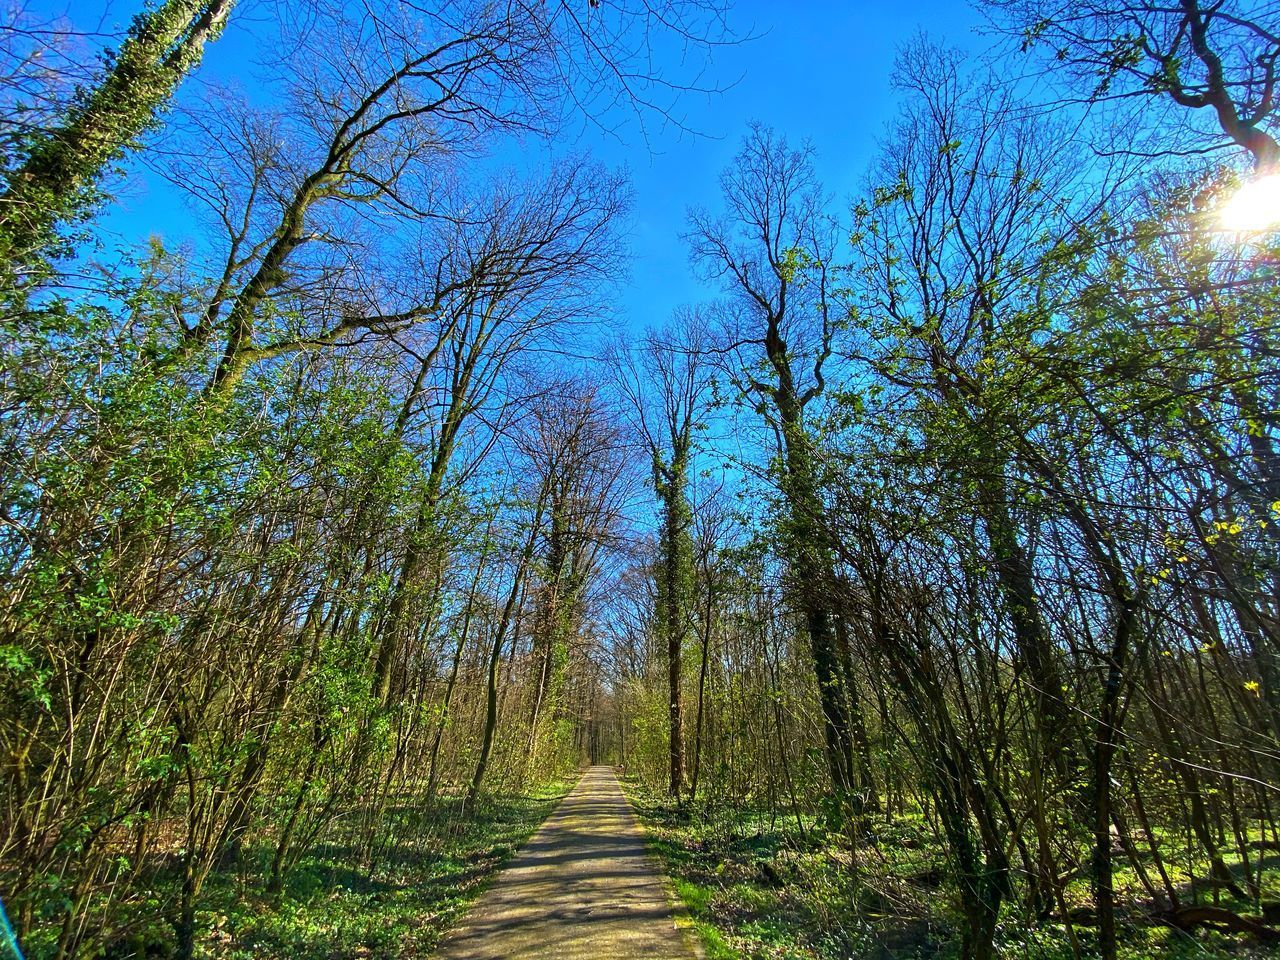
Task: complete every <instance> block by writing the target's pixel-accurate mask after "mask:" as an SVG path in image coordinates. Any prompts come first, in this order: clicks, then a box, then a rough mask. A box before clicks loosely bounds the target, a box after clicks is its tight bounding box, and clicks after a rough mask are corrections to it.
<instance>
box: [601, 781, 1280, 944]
mask: <svg viewBox="0 0 1280 960" xmlns="http://www.w3.org/2000/svg"><path fill="white" fill-rule="evenodd" d="M625 788H626V792H627V795H628V797H629V798H630V799H631V802H632V805H633V807H634V809H635V811H636V813H637V814H638V816H639V818H640V821H641V823H642V824H643V826H644V827H645V830H646V831H647V833H648V835H649V846H650V849H651V850H652V851H653V852H654V854H656V855H657V856H658V857H659V859H660V860H661V861H662V863H663V865H664V867H665V868H666V870H667V871H668V872H669V873H670V875H671V877H672V882H673V886H674V888H675V890H676V892H677V894H678V896H679V897H680V899H681V900H682V902H683V904H684V906H685V907H686V908H687V909H688V911H689V914H690V917H691V921H692V927H693V929H694V930H695V931H696V932H697V933H698V935H699V936H700V938H701V939H702V944H703V948H704V951H705V954H706V957H707V960H736V958H769V960H845V958H848V957H857V958H860V960H954V958H955V957H957V956H958V943H957V939H956V935H955V934H956V920H957V915H956V912H955V910H954V906H955V905H954V904H953V903H951V902H950V896H949V895H948V893H947V891H946V889H945V887H944V885H943V880H942V873H941V871H940V870H939V868H938V863H939V862H940V861H941V858H942V851H941V849H940V848H939V847H938V845H937V843H936V841H935V840H934V839H932V838H931V837H930V835H929V831H927V830H926V829H924V828H923V824H920V823H915V822H913V821H911V820H906V819H904V820H902V821H899V822H896V823H894V824H892V825H886V824H881V825H880V826H879V827H878V832H879V835H880V843H879V844H878V846H877V847H876V848H870V847H865V846H864V847H861V848H859V849H858V851H857V857H856V861H854V862H852V863H851V859H850V856H849V847H848V842H847V838H846V837H844V836H843V835H841V834H836V833H830V832H828V831H827V830H826V829H825V828H824V826H823V824H822V822H821V820H820V819H819V818H817V817H810V816H808V815H806V816H805V817H804V819H803V821H802V822H799V823H798V822H797V821H796V819H795V818H794V817H788V816H784V815H780V814H778V813H768V812H761V811H755V810H751V809H742V808H736V807H733V806H731V805H726V804H719V805H715V806H707V805H704V804H699V805H697V806H694V805H690V804H685V805H683V806H679V807H678V806H676V805H675V804H674V803H673V802H672V801H671V800H670V798H669V797H667V796H665V795H663V794H657V793H653V792H650V791H648V790H646V789H645V788H644V787H643V786H642V785H641V784H640V783H638V782H637V781H634V780H627V781H625ZM1130 879H1131V878H1129V877H1128V876H1127V874H1121V875H1119V876H1118V877H1117V880H1118V884H1117V886H1118V887H1121V888H1125V885H1126V882H1127V881H1128V880H1130ZM1082 885H1083V881H1082ZM1082 889H1083V886H1082ZM1082 895H1083V894H1082ZM1237 908H1238V909H1239V907H1237ZM1124 931H1125V932H1124V943H1123V945H1122V948H1121V957H1122V958H1123V960H1144V958H1154V957H1161V958H1179V960H1183V958H1185V960H1192V958H1195V960H1227V958H1231V960H1245V958H1251V960H1256V958H1276V957H1280V949H1277V948H1275V947H1267V946H1262V945H1259V944H1257V943H1255V942H1252V941H1251V940H1248V939H1245V938H1240V937H1237V936H1232V935H1228V934H1223V933H1218V932H1215V931H1212V930H1198V931H1196V932H1195V933H1194V934H1188V933H1184V932H1182V931H1180V930H1174V929H1171V928H1169V927H1164V926H1158V925H1151V924H1146V925H1142V924H1137V923H1133V922H1128V923H1125V925H1124ZM1075 935H1076V937H1077V938H1078V941H1079V943H1080V946H1081V949H1082V951H1083V952H1084V954H1085V955H1088V953H1089V952H1090V950H1091V943H1090V937H1091V935H1092V931H1091V930H1090V929H1088V928H1087V927H1082V926H1079V925H1077V926H1076V928H1075ZM996 946H997V948H998V950H999V952H1000V955H1002V956H1009V957H1018V958H1019V960H1070V958H1071V957H1072V956H1073V952H1072V949H1071V945H1070V942H1069V937H1068V935H1067V934H1066V932H1065V930H1064V928H1063V926H1062V925H1060V924H1056V923H1052V922H1044V923H1039V924H1035V925H1027V924H1024V923H1020V922H1018V921H1017V920H1016V919H1015V918H1013V917H1010V918H1009V920H1007V921H1006V922H1003V923H1001V924H1000V928H999V931H998V933H997V943H996Z"/></svg>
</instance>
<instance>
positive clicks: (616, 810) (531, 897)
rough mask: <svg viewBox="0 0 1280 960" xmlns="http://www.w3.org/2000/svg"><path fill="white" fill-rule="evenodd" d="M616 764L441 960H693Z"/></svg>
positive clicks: (583, 791)
mask: <svg viewBox="0 0 1280 960" xmlns="http://www.w3.org/2000/svg"><path fill="white" fill-rule="evenodd" d="M674 917H675V914H674V911H673V909H672V907H671V903H670V901H669V900H668V899H667V894H666V890H665V888H664V887H663V883H662V878H661V874H660V873H659V871H658V866H657V864H656V863H655V862H654V861H653V860H652V859H651V858H650V857H649V855H648V854H647V853H646V852H645V846H644V834H643V833H642V832H641V830H640V825H639V824H638V823H636V819H635V816H634V815H633V814H632V812H631V807H630V806H629V805H628V804H627V801H626V798H625V797H623V795H622V790H621V788H620V787H619V786H618V779H617V777H615V776H614V773H613V769H612V768H610V767H591V768H590V769H589V770H587V772H586V773H585V774H584V775H583V777H582V781H581V782H580V783H579V784H578V786H577V787H575V788H574V790H573V792H572V793H570V794H569V796H567V797H565V799H564V802H563V803H561V804H560V807H559V808H558V809H557V810H556V812H555V813H553V814H552V815H551V816H550V817H549V818H547V822H546V823H544V824H543V825H542V827H541V828H540V829H539V830H538V832H537V833H535V834H534V835H533V839H531V840H530V841H529V842H528V843H527V844H526V845H525V846H524V848H523V849H522V850H521V851H520V852H519V853H518V854H516V856H515V858H514V859H513V860H512V861H511V862H510V863H509V864H508V865H507V867H506V868H505V869H504V870H503V871H502V872H501V873H500V874H499V875H498V879H497V882H495V883H494V885H493V886H492V887H491V888H490V889H489V890H488V891H487V892H486V893H484V894H483V895H482V896H481V897H480V899H479V900H478V901H477V902H476V904H475V906H474V907H472V908H471V912H470V913H469V914H468V915H467V917H466V918H465V919H464V920H463V921H462V923H461V925H459V927H458V928H457V929H455V930H454V931H453V932H452V933H450V934H449V935H448V936H446V937H445V939H444V941H443V942H442V943H441V944H440V949H439V951H438V953H437V954H436V956H437V957H438V958H439V960H499V958H511V960H515V958H527V957H545V958H548V960H550V958H557V960H692V958H694V957H695V953H694V950H693V948H692V946H691V944H690V941H689V940H688V939H687V938H686V934H685V933H684V932H682V931H681V930H679V929H677V927H676V925H675V919H674Z"/></svg>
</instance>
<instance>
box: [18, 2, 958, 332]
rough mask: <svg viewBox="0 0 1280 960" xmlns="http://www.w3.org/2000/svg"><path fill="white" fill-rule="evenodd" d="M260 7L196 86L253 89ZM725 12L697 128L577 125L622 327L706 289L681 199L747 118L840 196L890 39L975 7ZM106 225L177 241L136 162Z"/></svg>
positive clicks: (861, 141)
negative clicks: (619, 242)
mask: <svg viewBox="0 0 1280 960" xmlns="http://www.w3.org/2000/svg"><path fill="white" fill-rule="evenodd" d="M140 2H141V0H36V3H35V7H36V9H37V10H42V11H44V12H48V13H51V14H55V15H62V16H64V17H66V18H67V19H68V20H70V21H71V22H72V23H73V24H74V25H75V26H77V27H79V28H81V29H87V30H102V31H105V32H107V33H117V32H118V31H120V30H122V29H123V28H124V27H126V26H127V25H128V22H129V20H130V19H131V17H132V16H133V15H134V14H135V13H136V12H137V9H138V8H139V5H140ZM390 2H394V0H390ZM585 2H586V0H583V3H584V4H585ZM267 15H268V10H267V8H266V7H265V6H262V5H259V4H256V3H254V2H253V0H242V2H241V5H240V6H239V7H237V9H236V11H235V13H233V19H232V24H231V26H230V28H229V29H228V31H227V33H226V34H225V35H224V37H223V38H222V39H221V40H219V41H218V42H217V43H215V44H214V45H213V46H211V47H210V48H209V50H208V51H207V53H206V57H205V62H204V64H203V66H202V68H201V71H200V74H199V77H198V81H197V82H200V83H212V84H221V83H225V82H228V81H230V82H233V83H236V84H237V85H239V86H241V87H243V88H245V89H247V90H249V91H252V84H253V80H252V75H251V73H250V72H249V69H248V68H249V65H250V63H251V62H252V60H253V50H254V47H255V42H256V41H255V37H256V36H261V35H263V32H264V31H269V30H270V25H269V24H266V23H264V22H263V21H264V17H266V16H267ZM734 18H735V22H736V26H737V29H738V30H739V31H740V32H743V33H754V34H756V35H757V37H758V39H754V40H752V41H750V42H748V43H744V44H742V45H739V46H735V47H727V48H721V49H720V50H719V51H718V52H717V54H716V58H715V63H714V66H713V69H712V71H711V75H710V76H709V77H708V78H707V82H709V83H713V84H719V85H722V86H723V85H727V84H731V83H732V84H733V86H732V87H731V88H730V89H728V90H727V92H724V93H722V94H718V95H715V96H713V97H707V96H704V95H693V94H690V95H687V96H686V97H685V98H684V99H683V100H682V101H681V105H680V111H681V113H682V115H683V117H684V119H685V122H686V125H687V126H688V127H690V128H692V129H693V130H696V131H697V132H698V134H699V135H698V136H691V135H690V134H689V133H687V132H685V133H682V132H680V131H678V130H676V129H674V128H671V127H668V128H666V129H663V128H662V126H661V124H654V125H653V126H652V127H651V129H650V131H649V137H648V141H647V142H646V141H645V140H644V139H642V138H641V136H640V135H639V132H638V130H636V129H635V128H634V126H630V127H627V128H624V129H623V131H622V134H621V138H619V137H617V136H611V135H607V134H604V133H602V132H598V131H596V130H594V129H588V130H587V131H586V133H585V135H584V136H583V138H582V139H581V140H580V141H579V142H578V143H577V144H575V147H577V148H579V149H587V150H589V151H591V152H592V153H593V154H594V155H595V156H597V157H598V158H599V159H600V160H602V161H603V162H605V163H606V164H609V165H610V166H625V167H626V168H628V169H629V170H630V172H631V175H632V178H633V183H634V189H635V208H634V214H633V220H632V223H631V224H630V226H629V229H628V230H627V231H626V232H627V235H628V239H629V245H630V249H631V252H632V254H633V259H632V271H631V278H630V281H629V283H628V284H627V285H626V286H625V287H624V288H623V290H622V291H621V303H620V312H621V314H622V319H623V320H624V322H626V323H627V324H628V325H632V326H637V327H638V326H644V325H648V324H651V323H656V322H661V321H662V320H663V319H665V318H666V317H667V316H669V315H670V313H671V311H672V309H674V308H675V307H676V306H677V305H679V304H680V303H686V302H694V301H697V300H699V299H703V298H705V297H706V295H707V291H706V290H705V289H703V287H702V286H701V285H700V284H699V283H698V282H697V281H696V279H695V278H694V276H693V274H692V272H691V270H690V267H689V264H688V258H687V254H686V250H685V246H684V244H683V242H682V241H681V240H680V233H681V231H682V229H683V227H684V220H685V212H686V210H687V209H688V208H689V207H690V206H691V205H696V204H705V205H709V206H714V205H715V204H716V203H717V197H718V184H717V178H718V175H719V172H720V171H721V169H723V168H724V167H725V165H726V164H728V162H729V161H730V159H731V158H732V157H733V155H734V153H735V152H736V151H737V149H738V141H739V139H740V137H741V136H742V133H743V132H744V130H745V129H746V126H747V124H748V123H749V122H750V121H752V120H760V121H762V122H764V123H767V124H770V125H772V126H774V127H775V128H777V129H778V130H780V131H782V132H784V133H786V134H787V136H788V137H789V138H791V139H792V140H794V141H797V142H798V141H801V140H804V139H808V140H810V141H812V143H813V144H814V146H815V147H816V149H817V152H818V162H819V171H820V173H821V174H822V176H823V179H824V181H825V182H826V184H827V186H828V188H829V189H830V190H831V191H832V192H833V193H834V194H835V195H836V197H837V198H839V199H840V201H841V202H842V201H843V199H844V198H846V197H848V196H850V195H852V194H853V193H854V192H855V191H856V190H857V188H858V185H859V183H860V181H861V179H862V177H863V174H864V171H865V170H866V167H867V164H868V162H869V160H870V159H871V156H872V154H873V153H874V151H875V145H876V140H877V138H878V137H879V136H880V135H881V132H882V131H883V129H884V125H885V122H886V121H887V120H888V119H889V118H890V117H891V116H892V114H893V112H894V109H895V99H894V96H893V93H892V91H891V90H890V88H889V74H890V70H891V68H892V64H893V59H894V55H895V52H896V50H897V48H898V46H899V45H900V44H902V43H903V42H904V41H906V40H908V39H909V38H911V37H912V36H913V35H915V34H916V33H917V32H918V31H920V30H925V31H927V32H928V33H929V35H930V36H931V37H932V38H934V39H936V40H945V41H947V42H949V43H952V44H954V45H956V46H960V47H966V48H967V47H974V46H981V45H982V41H981V40H980V39H979V38H975V36H974V33H973V28H974V27H975V26H976V25H977V24H978V23H979V22H980V14H979V13H978V12H977V11H975V10H974V9H973V8H972V7H971V6H970V4H969V3H967V2H966V0H916V2H914V3H910V4H905V3H904V4H903V5H902V6H897V5H896V4H891V3H890V4H886V3H871V2H844V3H841V2H835V0H826V2H802V3H794V4H793V3H777V2H769V0H746V2H739V3H737V4H735V6H734ZM658 66H659V68H668V67H669V68H670V69H672V70H673V71H674V70H675V67H674V65H671V64H663V63H662V62H659V63H658ZM180 103H181V94H180V97H179V104H180ZM500 159H501V158H500ZM107 224H108V228H109V229H110V230H112V231H113V232H115V233H118V234H119V235H120V236H121V237H122V238H124V239H127V240H134V239H142V238H145V237H147V236H149V235H151V234H159V235H161V236H162V237H163V238H164V239H165V241H166V243H167V245H169V246H171V247H172V246H177V245H178V244H180V243H181V242H182V241H183V240H184V239H188V237H186V236H185V231H186V229H187V221H186V218H184V217H183V216H182V215H181V210H180V208H179V206H178V205H177V204H175V203H174V199H173V197H172V196H170V195H168V194H167V191H166V190H165V188H164V185H163V184H157V183H154V182H152V181H151V180H150V179H149V178H147V177H145V176H143V175H142V174H141V173H140V172H134V173H132V174H131V175H130V179H129V183H128V185H127V187H126V189H125V190H124V191H123V194H122V199H121V200H120V202H119V203H118V204H117V205H116V207H115V209H114V210H113V211H112V213H111V215H110V217H109V219H108V220H107Z"/></svg>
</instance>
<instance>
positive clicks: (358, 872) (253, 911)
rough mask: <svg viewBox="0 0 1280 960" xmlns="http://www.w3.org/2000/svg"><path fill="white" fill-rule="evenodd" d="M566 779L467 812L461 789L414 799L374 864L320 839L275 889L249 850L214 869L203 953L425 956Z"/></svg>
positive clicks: (264, 959)
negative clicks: (227, 866)
mask: <svg viewBox="0 0 1280 960" xmlns="http://www.w3.org/2000/svg"><path fill="white" fill-rule="evenodd" d="M569 786H570V785H569V784H565V783H560V784H550V785H548V786H546V787H543V788H540V789H536V790H531V791H528V792H526V793H522V794H507V795H496V796H491V797H486V798H482V799H481V801H480V803H479V804H478V805H477V807H476V809H475V810H474V811H473V812H472V813H470V814H468V815H465V816H464V815H462V813H461V810H460V804H461V801H460V799H458V798H443V799H442V800H441V801H439V802H438V803H437V804H436V805H435V806H434V807H433V808H432V809H431V810H430V811H423V810H421V809H415V808H413V806H409V807H407V808H406V810H405V811H404V817H403V818H402V819H403V822H402V823H399V824H398V828H397V830H396V831H395V833H396V836H397V837H398V838H399V839H397V840H396V841H395V842H394V843H391V844H389V845H388V846H386V847H385V848H383V849H381V850H380V851H379V852H378V857H377V863H378V866H377V867H376V868H372V869H371V868H368V867H364V866H361V865H360V858H359V856H358V855H356V854H355V853H354V852H353V851H352V850H351V849H348V848H344V847H340V846H334V847H332V848H324V847H322V848H319V849H317V850H315V851H314V852H313V853H312V854H310V855H308V856H307V857H305V858H304V859H303V861H302V862H301V863H300V864H298V866H297V867H296V868H295V869H294V870H293V871H292V872H291V874H290V876H289V879H288V882H287V883H286V885H285V889H284V891H283V893H282V894H281V895H280V896H278V897H272V896H269V895H267V894H265V893H263V892H262V891H261V889H260V884H259V883H258V882H257V880H258V879H260V875H261V874H262V870H261V866H262V865H261V864H260V863H257V862H255V858H254V857H247V858H246V861H247V862H246V864H245V865H244V866H243V875H237V874H235V873H223V874H214V875H213V876H211V877H210V880H209V888H210V889H209V890H208V895H207V899H206V905H205V909H203V910H202V911H201V912H200V919H199V923H200V927H201V928H202V929H203V930H204V931H205V934H204V935H203V936H202V937H201V939H200V941H199V942H198V944H197V954H198V956H200V957H204V958H217V960H249V958H254V960H277V958H278V960H285V958H288V960H322V958H323V960H332V958H344V960H345V958H361V960H391V958H408V957H425V956H428V955H429V954H430V953H431V951H432V950H433V949H435V947H436V945H437V943H438V942H439V940H440V937H441V935H442V934H443V932H444V931H445V930H446V929H448V928H449V927H450V926H451V925H452V924H453V923H455V922H456V921H457V920H458V918H459V917H460V916H462V914H463V913H464V912H465V911H466V909H467V907H468V906H469V905H470V904H471V903H472V901H474V900H475V899H476V897H478V896H479V895H480V893H481V892H482V891H483V890H484V889H485V888H486V886H487V884H488V882H489V880H490V879H491V878H492V877H493V875H494V873H495V872H496V871H497V870H498V868H499V867H501V866H502V865H503V864H504V863H505V862H506V861H507V860H508V859H509V858H510V857H511V856H512V855H513V854H514V853H515V851H516V849H517V848H518V847H519V846H520V845H521V844H522V843H523V842H524V841H525V840H526V839H527V838H528V837H529V836H530V835H531V834H532V833H533V832H534V831H535V830H536V829H537V828H538V826H539V824H541V823H542V822H543V820H545V819H546V817H547V816H548V814H550V813H551V811H552V810H553V809H555V807H556V804H557V803H558V802H559V801H560V800H561V798H562V797H564V795H565V794H566V793H567V792H568V789H569ZM262 855H263V856H264V857H265V856H266V855H267V854H266V852H265V851H263V852H262ZM139 952H140V953H141V952H144V951H142V950H140V951H139ZM146 955H147V956H151V955H153V954H152V952H146ZM156 955H163V952H160V953H158V954H156Z"/></svg>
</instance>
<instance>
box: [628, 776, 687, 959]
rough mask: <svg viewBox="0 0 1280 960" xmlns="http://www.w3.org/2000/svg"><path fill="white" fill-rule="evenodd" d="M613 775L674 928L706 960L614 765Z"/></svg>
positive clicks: (650, 835) (651, 837)
mask: <svg viewBox="0 0 1280 960" xmlns="http://www.w3.org/2000/svg"><path fill="white" fill-rule="evenodd" d="M613 776H614V778H615V779H616V780H617V781H618V789H619V790H620V791H621V793H622V799H623V800H625V801H626V802H627V809H628V811H630V813H631V818H632V819H633V820H635V822H636V826H637V827H639V828H640V832H641V833H642V834H643V835H644V855H645V857H646V858H647V859H648V861H649V863H650V864H651V865H652V866H653V867H654V872H655V873H656V874H657V875H658V882H659V883H661V884H662V892H663V894H665V895H666V898H667V902H668V903H669V904H670V905H671V915H672V918H673V919H674V920H675V924H676V929H677V930H678V931H680V936H681V937H682V938H683V939H684V941H685V945H686V946H688V947H689V949H690V950H692V951H693V955H694V957H696V958H697V960H707V947H706V944H704V943H703V942H702V935H701V934H700V933H699V932H698V924H697V922H696V921H695V920H694V919H693V914H692V913H690V912H689V906H688V904H686V903H685V902H684V899H683V898H682V897H681V896H680V894H679V893H678V892H677V891H676V885H675V883H674V882H673V881H672V879H671V874H670V873H668V872H667V865H666V864H665V863H664V862H663V860H662V857H661V856H659V855H658V854H657V853H656V852H654V849H653V836H652V834H651V833H650V832H649V828H648V827H646V826H645V825H644V821H642V820H641V819H640V815H639V814H638V813H636V808H635V804H633V803H632V802H631V797H629V796H628V795H627V791H626V790H623V789H622V779H623V777H622V774H621V773H620V772H619V770H618V768H617V767H616V766H614V767H613Z"/></svg>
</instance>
